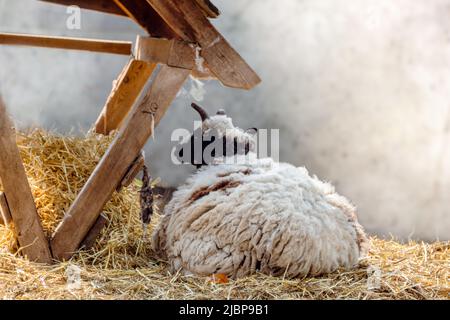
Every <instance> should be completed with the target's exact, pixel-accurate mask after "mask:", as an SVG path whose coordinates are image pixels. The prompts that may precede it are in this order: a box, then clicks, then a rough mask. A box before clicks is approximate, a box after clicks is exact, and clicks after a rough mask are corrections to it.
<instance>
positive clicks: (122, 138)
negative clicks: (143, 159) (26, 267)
mask: <svg viewBox="0 0 450 320" xmlns="http://www.w3.org/2000/svg"><path fill="white" fill-rule="evenodd" d="M189 73H190V70H187V69H181V68H174V67H169V66H162V67H161V69H160V70H159V72H158V74H157V75H156V77H155V79H154V80H153V82H152V84H151V86H150V87H149V89H148V91H147V92H146V94H145V96H144V97H143V98H142V99H141V100H140V101H139V103H137V105H136V106H135V107H134V108H133V110H132V112H131V113H130V115H129V116H128V118H127V120H126V122H125V124H124V125H123V126H122V127H121V129H120V131H119V133H118V134H117V136H116V138H115V139H114V141H113V142H112V144H111V146H110V147H109V149H108V150H107V151H106V153H105V155H104V156H103V158H102V159H101V161H100V163H99V164H98V165H97V167H96V168H95V170H94V172H93V173H92V175H91V177H90V178H89V180H88V181H87V183H86V184H85V186H84V187H83V189H82V190H81V191H80V193H79V194H78V196H77V198H76V199H75V201H74V203H73V204H72V206H71V207H70V208H69V210H68V212H67V213H66V215H65V216H64V219H63V221H62V222H61V223H60V225H59V226H58V228H57V229H56V231H55V234H54V236H53V238H52V240H51V248H52V252H53V256H54V258H56V259H59V260H64V259H69V258H70V257H71V256H72V254H73V253H74V252H75V251H76V250H77V249H78V248H79V245H80V243H81V241H82V240H83V239H84V238H85V236H86V234H87V233H88V231H89V230H90V228H91V227H92V226H93V225H94V223H95V221H96V220H97V218H98V216H99V214H100V212H101V211H102V209H103V207H104V205H105V204H106V202H107V201H108V200H109V199H110V198H111V196H112V194H113V192H114V191H115V189H116V188H117V186H118V184H119V183H120V181H121V179H122V178H123V177H124V175H125V174H126V171H127V169H128V168H129V166H130V165H131V164H132V162H133V161H134V160H135V159H136V157H137V156H138V154H139V152H140V151H141V150H142V148H143V147H144V145H145V143H146V142H147V140H148V138H149V137H150V136H151V135H152V133H153V128H154V127H156V125H157V124H158V123H159V121H160V120H161V118H162V117H163V115H164V114H165V112H166V111H167V109H168V108H169V106H170V104H171V103H172V100H173V99H174V98H175V97H176V94H177V92H178V91H179V90H180V89H181V87H182V85H183V83H184V81H185V80H186V79H187V77H188V76H189ZM152 121H153V122H154V123H153V125H152Z"/></svg>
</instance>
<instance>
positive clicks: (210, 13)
mask: <svg viewBox="0 0 450 320" xmlns="http://www.w3.org/2000/svg"><path fill="white" fill-rule="evenodd" d="M195 2H197V5H198V6H199V7H200V8H201V9H202V11H203V13H204V14H205V15H206V16H207V17H208V18H212V19H215V18H217V17H218V16H219V15H220V11H219V9H218V8H217V7H216V6H215V5H214V4H213V3H212V2H211V1H209V0H195Z"/></svg>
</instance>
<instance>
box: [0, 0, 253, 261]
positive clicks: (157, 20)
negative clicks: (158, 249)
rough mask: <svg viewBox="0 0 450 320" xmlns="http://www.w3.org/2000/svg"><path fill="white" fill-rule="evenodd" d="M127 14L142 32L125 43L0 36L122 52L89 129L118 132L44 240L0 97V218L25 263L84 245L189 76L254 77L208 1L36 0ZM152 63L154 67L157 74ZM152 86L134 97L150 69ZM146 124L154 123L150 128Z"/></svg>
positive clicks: (241, 82) (239, 80)
mask: <svg viewBox="0 0 450 320" xmlns="http://www.w3.org/2000/svg"><path fill="white" fill-rule="evenodd" d="M42 1H46V2H52V3H57V4H64V5H78V6H79V7H81V8H84V9H90V10H97V11H101V12H104V13H108V14H116V15H121V16H127V17H129V18H131V19H133V20H134V21H135V22H136V23H138V24H139V25H140V26H141V27H143V28H144V29H145V30H146V31H147V32H148V34H149V36H148V37H141V36H138V37H137V41H136V43H135V47H134V52H133V45H132V43H131V42H125V41H105V40H94V39H80V38H67V37H49V36H37V35H24V34H11V33H7V34H5V33H2V34H0V44H8V45H28V46H39V47H49V48H62V49H72V50H87V51H93V52H103V53H112V54H122V55H129V56H130V60H129V62H128V63H127V64H126V65H125V67H124V69H123V71H122V72H121V73H120V75H119V77H118V78H117V81H116V82H115V84H114V86H113V88H112V91H111V93H110V95H109V97H108V99H107V101H106V104H105V106H104V108H103V110H102V112H101V114H100V116H99V117H98V119H97V121H96V123H95V131H96V132H98V133H101V134H105V135H107V134H109V133H110V132H111V131H112V130H116V129H118V133H117V136H116V137H115V139H114V140H113V142H112V143H111V145H110V147H109V148H108V150H107V151H106V153H105V155H104V156H103V158H102V159H101V160H100V162H99V163H98V165H97V167H96V168H95V170H94V172H93V173H92V174H91V176H90V178H89V179H88V181H87V182H86V184H85V185H84V187H83V188H82V190H81V191H80V192H79V194H78V195H77V197H76V199H75V201H74V203H73V204H72V205H71V207H70V208H69V210H68V211H67V212H66V214H65V216H64V218H63V220H62V221H61V223H60V224H59V226H58V227H57V228H56V230H55V233H54V234H53V236H52V238H51V239H50V240H49V239H47V238H46V237H45V235H44V232H43V230H42V227H41V223H40V220H39V216H38V214H37V211H36V206H35V203H34V199H33V196H32V194H31V190H30V186H29V184H28V181H27V177H26V175H25V170H24V167H23V164H22V160H21V158H20V155H19V150H18V148H17V145H16V142H15V133H14V129H13V127H12V123H11V122H10V120H9V118H8V116H7V113H6V108H5V106H4V104H3V103H2V102H1V99H0V149H1V150H2V152H1V153H0V178H1V181H2V184H3V187H4V194H0V209H1V213H2V214H1V215H0V221H3V223H9V222H12V223H14V226H15V230H16V232H17V237H18V241H19V244H20V246H21V247H22V252H23V253H24V255H26V256H27V257H28V258H29V259H30V260H33V261H37V262H43V263H51V262H52V261H53V260H66V259H69V258H70V257H71V256H72V254H73V253H74V252H75V251H77V250H78V249H79V248H80V247H81V246H89V245H91V244H92V243H93V241H95V238H96V236H97V235H98V233H99V232H100V230H101V228H102V227H103V226H104V217H103V216H102V214H101V212H102V209H103V207H104V205H105V204H106V203H107V201H108V200H109V199H110V198H111V196H112V194H113V192H114V191H116V190H119V191H120V189H121V187H123V186H125V185H127V184H128V183H129V181H131V180H132V179H133V178H134V177H135V175H136V174H137V172H139V170H140V168H141V167H142V166H143V163H144V161H143V158H142V156H140V154H141V150H142V148H143V147H144V145H145V143H146V142H147V140H148V139H149V137H150V136H151V135H152V133H153V128H154V127H156V125H157V124H158V123H159V121H160V120H161V118H162V117H163V116H164V114H165V113H166V111H167V109H168V108H169V106H170V105H171V103H172V101H173V99H174V98H175V97H176V95H177V92H178V91H179V90H180V89H181V87H182V86H183V83H184V82H185V80H186V79H187V78H188V76H189V75H190V74H192V75H194V76H196V77H201V78H204V77H208V78H215V79H217V80H219V81H220V82H221V83H222V84H223V85H225V86H228V87H233V88H241V89H251V88H253V87H254V86H255V85H257V84H258V83H259V82H260V79H259V77H258V75H257V74H256V73H255V72H254V71H253V70H252V69H251V68H250V67H249V66H248V64H247V63H246V62H245V61H244V60H243V59H242V58H241V56H240V55H239V54H238V53H237V52H236V51H235V50H234V49H233V48H232V47H231V46H230V45H229V44H228V42H227V41H226V40H225V39H224V38H223V36H222V35H221V34H220V33H219V32H218V31H217V30H216V29H215V28H214V26H213V25H212V24H211V23H210V21H209V20H208V19H209V18H215V17H217V16H218V15H219V11H218V10H217V8H216V7H215V6H214V5H213V4H212V3H211V2H210V1H209V0H146V1H145V0H110V1H108V0H42ZM157 64H160V65H161V67H160V68H159V69H158V71H156V66H157ZM155 72H157V73H156V74H155V75H154V76H153V78H152V79H153V80H152V83H151V84H150V85H149V86H148V89H146V91H145V92H143V94H142V98H141V99H139V100H137V97H138V96H139V95H140V93H141V91H142V90H143V88H144V87H145V84H146V83H147V82H148V81H149V79H150V77H151V76H152V74H153V73H155ZM152 123H153V126H152V125H151V124H152Z"/></svg>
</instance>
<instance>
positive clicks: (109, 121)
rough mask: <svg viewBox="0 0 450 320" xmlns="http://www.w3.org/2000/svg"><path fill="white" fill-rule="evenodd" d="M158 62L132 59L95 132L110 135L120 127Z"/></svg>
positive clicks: (124, 70)
mask: <svg viewBox="0 0 450 320" xmlns="http://www.w3.org/2000/svg"><path fill="white" fill-rule="evenodd" d="M155 67H156V64H154V63H147V62H144V61H138V60H135V59H131V60H130V61H129V62H128V63H127V65H126V66H125V68H124V69H123V70H122V72H121V74H120V75H119V77H118V78H117V80H116V81H115V84H114V85H113V88H112V91H111V93H110V95H109V97H108V100H107V101H106V104H105V106H104V107H103V110H102V112H101V113H100V116H99V117H98V119H97V121H96V123H95V132H97V133H101V134H104V135H108V134H109V133H110V132H111V131H112V130H115V129H117V128H119V126H120V124H121V123H122V121H123V119H125V117H126V116H127V114H128V112H129V111H130V109H131V107H132V106H133V103H134V102H135V101H136V99H137V98H138V96H139V94H140V93H141V91H142V89H143V88H144V86H145V84H146V83H147V81H148V79H149V78H150V76H151V74H152V72H153V70H154V69H155Z"/></svg>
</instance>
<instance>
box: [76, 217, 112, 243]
mask: <svg viewBox="0 0 450 320" xmlns="http://www.w3.org/2000/svg"><path fill="white" fill-rule="evenodd" d="M107 223H108V218H107V217H106V215H105V214H103V213H101V214H100V215H99V216H98V218H97V220H96V221H95V223H94V225H93V226H92V228H91V229H90V230H89V232H88V234H87V235H86V237H85V238H84V240H83V241H82V242H81V245H80V248H81V249H84V250H89V249H91V248H92V247H93V246H94V244H95V240H97V238H98V236H99V235H100V232H102V230H103V228H104V227H105V226H106V224H107Z"/></svg>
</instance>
